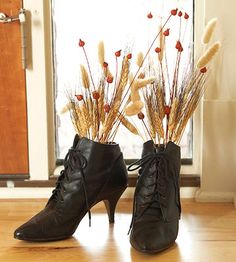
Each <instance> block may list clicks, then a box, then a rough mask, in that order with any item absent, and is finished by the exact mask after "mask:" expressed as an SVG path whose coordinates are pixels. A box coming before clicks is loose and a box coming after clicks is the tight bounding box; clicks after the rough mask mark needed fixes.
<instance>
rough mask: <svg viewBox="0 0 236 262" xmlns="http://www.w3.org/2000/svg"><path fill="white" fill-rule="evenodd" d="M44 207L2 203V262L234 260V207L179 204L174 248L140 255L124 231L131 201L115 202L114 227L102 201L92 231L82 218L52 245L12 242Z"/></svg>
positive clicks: (95, 210)
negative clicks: (72, 231)
mask: <svg viewBox="0 0 236 262" xmlns="http://www.w3.org/2000/svg"><path fill="white" fill-rule="evenodd" d="M44 204H45V200H27V201H26V200H24V201H21V200H18V201H13V200H0V261H1V262H8V261H12V262H17V261H22V262H28V261H29V262H37V261H43V262H47V261H49V262H50V261H57V262H61V261H63V262H68V261H77V262H84V261H86V262H90V261H92V262H93V261H96V262H99V261H102V262H106V261H114V262H116V261H117V262H129V261H137V262H138V261H171V262H176V261H196V262H218V261H219V262H234V261H236V209H234V207H233V205H232V204H218V203H217V204H212V203H211V204H207V203H195V202H193V201H190V200H184V201H182V208H183V214H182V220H181V222H180V232H179V236H178V238H177V241H176V244H175V245H174V246H173V247H172V248H170V249H169V250H167V251H165V252H162V253H160V254H158V255H144V254H141V253H139V252H137V251H135V250H134V249H133V248H131V247H130V243H129V238H128V236H127V231H128V228H129V224H130V220H131V206H132V201H131V200H123V199H122V200H121V201H120V202H119V204H118V208H117V215H116V223H115V225H114V226H112V225H109V224H108V221H107V216H106V214H105V213H104V206H103V204H102V203H101V204H99V205H97V206H96V207H94V208H93V215H92V227H91V228H89V226H88V218H87V216H86V217H85V218H84V219H83V220H82V222H81V224H80V225H79V227H78V229H77V231H76V233H75V234H74V236H73V237H72V238H70V239H67V240H63V241H57V242H50V243H29V242H24V241H19V240H15V239H14V238H13V237H12V234H13V231H14V229H15V228H16V227H18V226H19V225H21V224H22V223H23V222H25V221H26V220H27V219H28V218H30V217H31V216H33V215H34V214H35V212H37V211H39V210H40V209H41V208H42V207H43V206H44Z"/></svg>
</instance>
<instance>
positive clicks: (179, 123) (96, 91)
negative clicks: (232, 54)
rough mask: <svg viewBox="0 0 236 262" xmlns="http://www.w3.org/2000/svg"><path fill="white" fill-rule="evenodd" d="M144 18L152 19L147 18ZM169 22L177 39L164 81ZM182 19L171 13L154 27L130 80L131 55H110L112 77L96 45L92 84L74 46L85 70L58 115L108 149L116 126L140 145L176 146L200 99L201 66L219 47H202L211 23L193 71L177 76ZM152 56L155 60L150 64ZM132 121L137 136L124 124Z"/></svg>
mask: <svg viewBox="0 0 236 262" xmlns="http://www.w3.org/2000/svg"><path fill="white" fill-rule="evenodd" d="M147 17H148V19H152V18H153V15H152V13H149V14H148V16H147ZM173 18H175V19H179V39H177V41H176V45H175V46H174V47H173V48H175V49H176V58H175V61H174V63H175V67H174V72H173V74H172V75H173V77H172V79H170V76H171V74H170V72H169V65H168V60H167V54H166V42H167V41H166V39H167V38H168V37H170V36H171V29H170V28H168V27H167V25H168V22H169V20H170V19H173ZM188 18H189V16H188V14H187V13H183V12H182V11H179V10H178V9H173V10H171V12H170V14H169V16H168V18H167V19H166V20H165V21H164V22H163V23H162V24H161V25H160V26H159V30H158V33H157V34H156V36H155V37H154V39H153V41H152V42H151V44H150V46H149V48H148V50H147V52H146V53H145V54H143V53H142V52H140V53H139V54H138V56H137V62H136V63H137V66H138V69H137V71H136V72H135V73H134V74H133V73H131V72H130V61H131V58H132V53H128V52H127V53H125V52H124V54H123V59H122V61H120V58H121V57H122V52H121V50H118V51H116V52H115V53H114V57H115V60H116V66H115V73H114V74H112V72H111V71H112V70H111V69H110V67H109V64H108V63H107V62H106V60H105V48H104V43H103V42H100V43H99V45H98V61H99V64H100V68H101V72H100V77H99V80H98V81H97V83H95V81H94V79H93V74H92V70H91V66H90V62H89V60H88V56H87V52H86V49H85V42H84V41H83V40H81V39H80V40H79V44H78V45H79V47H80V48H81V49H82V51H83V53H84V56H85V58H86V62H87V64H86V67H85V66H84V65H81V66H80V71H81V72H80V73H81V74H80V75H81V84H80V87H79V90H75V91H74V93H68V94H67V95H68V99H69V103H68V104H67V105H66V107H65V108H64V109H63V110H62V111H63V112H65V111H68V110H69V111H70V115H71V119H72V123H73V125H74V128H75V130H76V132H77V133H78V134H79V136H81V137H87V138H89V139H92V140H94V141H98V142H100V143H109V142H112V141H113V140H114V138H115V136H116V134H117V132H118V129H119V126H120V125H124V126H125V127H126V128H127V129H128V130H129V131H131V132H132V133H133V134H135V135H140V136H141V137H142V138H143V139H144V140H146V139H152V140H153V141H154V143H155V144H160V143H163V144H166V143H167V142H168V141H173V142H175V143H177V144H178V143H179V142H180V139H181V137H182V134H183V132H184V130H185V127H186V125H187V123H188V120H189V118H190V117H191V116H192V114H193V112H194V111H195V109H196V107H197V105H198V103H199V101H200V99H201V97H202V95H203V92H204V89H205V82H206V78H207V72H208V68H207V66H208V65H209V63H210V62H211V60H212V58H213V57H214V56H215V54H216V53H217V52H218V51H219V49H220V43H219V42H215V43H213V44H211V45H210V46H209V47H208V45H209V44H210V40H211V38H212V35H213V31H214V29H215V26H216V23H217V19H212V20H211V21H210V22H209V23H208V25H207V26H206V28H205V32H204V34H203V38H202V43H203V44H204V45H205V48H204V49H205V51H204V52H203V54H202V55H201V56H200V58H199V59H198V61H197V63H196V66H193V64H192V63H191V64H190V65H189V66H187V67H186V68H185V69H184V73H182V75H180V65H181V62H182V60H183V59H182V60H181V57H182V53H183V52H184V51H185V43H184V40H185V39H184V35H185V30H183V28H182V27H183V23H186V24H187V23H188ZM187 44H188V43H187ZM154 52H155V56H156V59H153V58H152V57H153V55H152V54H153V53H154ZM145 62H147V63H146V65H145ZM172 63H173V61H172ZM144 108H145V110H144ZM142 111H144V113H143V112H142ZM134 115H137V116H138V119H140V120H141V122H142V125H143V130H140V128H137V126H136V125H135V122H134V121H133V120H132V118H129V117H131V116H134ZM145 116H146V117H145ZM144 137H145V138H144Z"/></svg>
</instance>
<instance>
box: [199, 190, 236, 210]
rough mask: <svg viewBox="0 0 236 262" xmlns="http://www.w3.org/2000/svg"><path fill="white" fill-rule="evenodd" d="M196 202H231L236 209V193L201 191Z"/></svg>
mask: <svg viewBox="0 0 236 262" xmlns="http://www.w3.org/2000/svg"><path fill="white" fill-rule="evenodd" d="M195 200H196V201H197V202H230V203H234V205H235V207H236V192H208V191H202V190H201V189H199V190H197V192H196V195H195Z"/></svg>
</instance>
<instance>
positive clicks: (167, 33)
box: [163, 28, 170, 36]
mask: <svg viewBox="0 0 236 262" xmlns="http://www.w3.org/2000/svg"><path fill="white" fill-rule="evenodd" d="M169 34H170V28H168V29H166V31H164V32H163V35H164V36H168V35H169Z"/></svg>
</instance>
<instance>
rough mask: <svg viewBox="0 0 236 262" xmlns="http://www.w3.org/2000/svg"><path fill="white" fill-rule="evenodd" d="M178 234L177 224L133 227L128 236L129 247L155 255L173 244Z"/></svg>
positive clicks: (161, 223) (160, 223)
mask: <svg viewBox="0 0 236 262" xmlns="http://www.w3.org/2000/svg"><path fill="white" fill-rule="evenodd" d="M177 234H178V222H177V221H174V222H171V223H163V222H159V223H152V224H150V223H147V224H146V225H145V224H144V225H139V226H136V227H134V229H133V230H132V233H131V236H130V243H131V245H132V246H133V247H134V248H135V249H136V250H138V251H140V252H143V253H157V252H161V251H163V250H165V249H167V248H169V247H170V246H171V245H172V244H174V242H175V240H176V237H177Z"/></svg>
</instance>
